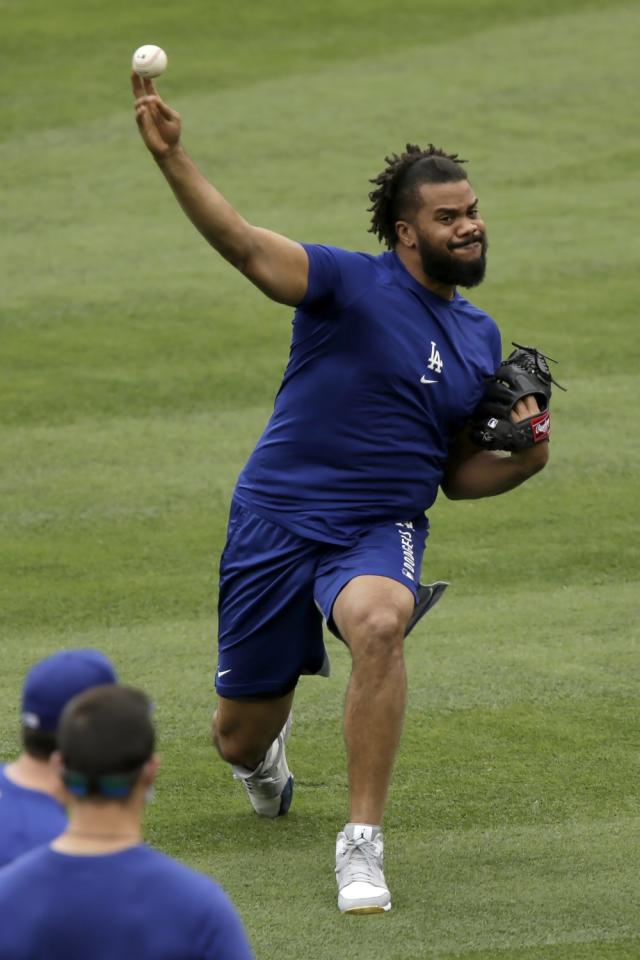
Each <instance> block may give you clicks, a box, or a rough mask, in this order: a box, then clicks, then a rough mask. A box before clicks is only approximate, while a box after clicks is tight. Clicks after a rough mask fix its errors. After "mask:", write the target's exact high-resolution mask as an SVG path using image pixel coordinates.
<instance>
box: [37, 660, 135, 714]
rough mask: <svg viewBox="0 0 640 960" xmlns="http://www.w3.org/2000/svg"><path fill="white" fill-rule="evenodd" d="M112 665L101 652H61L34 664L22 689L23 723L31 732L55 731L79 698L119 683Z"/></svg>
mask: <svg viewBox="0 0 640 960" xmlns="http://www.w3.org/2000/svg"><path fill="white" fill-rule="evenodd" d="M117 682H118V677H117V675H116V672H115V670H114V668H113V666H112V664H111V661H110V660H109V659H108V658H107V657H105V655H104V654H103V653H100V651H99V650H60V652H59V653H54V654H52V655H51V656H50V657H46V658H45V659H44V660H40V661H39V662H38V663H36V664H35V666H33V667H32V668H31V670H30V671H29V673H28V674H27V676H26V679H25V682H24V686H23V688H22V723H23V725H24V726H25V727H29V728H30V729H31V730H48V731H55V729H56V728H57V726H58V720H59V719H60V714H61V713H62V711H63V710H64V708H65V706H66V705H67V703H68V702H69V700H71V698H72V697H75V696H76V694H78V693H82V692H83V691H84V690H88V689H89V688H90V687H99V686H102V684H105V683H117Z"/></svg>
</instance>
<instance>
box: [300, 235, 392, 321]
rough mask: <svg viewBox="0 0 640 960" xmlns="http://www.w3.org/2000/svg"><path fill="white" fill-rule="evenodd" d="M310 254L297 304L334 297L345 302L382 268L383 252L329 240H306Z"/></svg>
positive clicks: (340, 301)
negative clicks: (306, 277) (378, 253)
mask: <svg viewBox="0 0 640 960" xmlns="http://www.w3.org/2000/svg"><path fill="white" fill-rule="evenodd" d="M303 247H304V249H305V250H306V252H307V256H308V258H309V282H308V287H307V293H306V295H305V297H304V298H303V300H302V301H301V302H300V304H299V306H300V307H301V308H302V309H304V308H305V307H309V306H312V305H313V304H315V303H317V302H319V301H325V302H327V301H333V302H334V304H336V305H340V306H345V305H346V304H348V303H349V301H350V300H353V299H355V298H356V297H357V296H358V295H359V294H360V292H361V291H362V290H363V289H365V288H366V287H367V286H369V285H370V284H371V282H372V281H374V280H375V276H376V274H377V273H379V272H380V270H381V268H382V256H376V255H374V254H371V253H361V252H359V251H353V250H345V249H343V248H342V247H334V246H330V245H328V244H320V243H305V244H303Z"/></svg>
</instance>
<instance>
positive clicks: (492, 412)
mask: <svg viewBox="0 0 640 960" xmlns="http://www.w3.org/2000/svg"><path fill="white" fill-rule="evenodd" d="M513 346H514V347H515V348H516V349H515V350H514V351H513V352H512V353H510V354H509V356H508V357H507V359H506V360H503V362H502V363H501V364H500V366H499V367H498V369H497V370H496V373H495V376H493V377H492V378H491V379H490V380H489V381H488V383H487V388H486V391H485V395H484V397H483V398H482V400H481V401H480V403H479V404H478V406H477V407H476V409H475V410H474V412H473V416H472V417H471V433H470V436H471V439H472V441H473V442H474V443H475V444H476V445H477V446H479V447H484V449H485V450H509V451H511V452H513V451H516V450H525V449H526V448H527V447H532V446H534V444H536V443H541V442H543V441H544V440H548V439H549V434H550V432H551V416H550V413H549V400H550V398H551V384H552V383H555V385H556V386H557V387H560V389H561V390H564V389H565V388H564V387H562V386H560V384H559V383H558V381H557V380H554V379H553V377H552V375H551V371H550V370H549V365H548V363H547V360H551V357H546V356H545V355H544V354H543V353H540V352H539V351H538V350H536V348H535V347H523V346H522V345H521V344H519V343H514V344H513ZM551 362H552V363H556V362H557V361H555V360H551ZM529 396H532V397H535V400H536V402H537V404H538V407H539V408H540V412H539V413H536V414H534V415H533V416H531V417H527V418H526V419H525V420H519V421H517V422H516V421H514V420H513V419H512V417H511V413H512V411H513V408H514V406H515V405H516V403H517V402H518V400H522V398H523V397H529Z"/></svg>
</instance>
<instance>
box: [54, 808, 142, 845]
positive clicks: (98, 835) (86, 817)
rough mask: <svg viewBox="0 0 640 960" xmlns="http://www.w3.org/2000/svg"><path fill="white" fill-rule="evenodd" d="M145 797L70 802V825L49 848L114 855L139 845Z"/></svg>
mask: <svg viewBox="0 0 640 960" xmlns="http://www.w3.org/2000/svg"><path fill="white" fill-rule="evenodd" d="M143 802H144V794H142V796H141V797H138V795H137V793H136V796H133V797H131V798H129V799H128V800H126V801H117V800H104V801H100V800H98V801H93V800H81V801H79V800H75V799H74V800H72V801H71V809H70V811H69V825H68V827H67V829H66V830H65V832H64V833H63V834H61V835H60V836H59V837H58V838H57V840H54V842H53V843H52V847H53V849H54V850H57V851H58V852H59V853H71V854H79V855H82V854H91V853H113V852H115V851H117V850H125V849H126V848H127V847H132V846H136V845H137V844H139V843H141V842H142V827H141V813H142V803H143Z"/></svg>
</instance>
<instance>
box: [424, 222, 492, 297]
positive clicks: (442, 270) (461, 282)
mask: <svg viewBox="0 0 640 960" xmlns="http://www.w3.org/2000/svg"><path fill="white" fill-rule="evenodd" d="M476 239H477V238H476ZM479 239H480V245H481V249H480V253H479V254H478V256H477V257H476V258H475V260H462V259H460V258H458V257H457V256H456V255H455V254H454V253H443V252H442V251H440V250H436V249H435V248H434V247H432V246H431V244H430V243H429V241H428V240H427V239H425V237H423V236H420V235H419V236H418V252H419V254H420V260H421V261H422V269H423V270H424V272H425V273H426V275H427V276H428V277H429V279H430V280H433V281H434V282H435V283H444V284H447V286H451V287H477V286H478V284H479V283H482V281H483V280H484V274H485V270H486V269H487V246H488V243H487V236H486V234H484V233H483V234H482V235H481V236H480V238H479Z"/></svg>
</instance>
